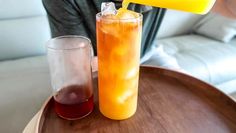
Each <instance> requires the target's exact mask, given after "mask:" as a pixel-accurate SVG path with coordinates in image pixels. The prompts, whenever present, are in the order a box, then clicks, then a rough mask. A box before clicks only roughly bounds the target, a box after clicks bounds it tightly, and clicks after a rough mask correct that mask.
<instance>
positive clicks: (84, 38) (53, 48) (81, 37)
mask: <svg viewBox="0 0 236 133" xmlns="http://www.w3.org/2000/svg"><path fill="white" fill-rule="evenodd" d="M63 38H80V39H83V40H85V41H87V44H88V45H84V46H81V45H78V46H76V47H73V48H56V47H55V46H51V45H52V43H51V42H53V41H55V40H59V39H63ZM87 46H89V47H90V48H92V43H91V40H90V39H89V38H87V37H85V36H80V35H63V36H58V37H54V38H51V39H49V40H48V41H47V42H46V47H47V49H49V50H56V51H63V50H76V49H83V48H86V47H87Z"/></svg>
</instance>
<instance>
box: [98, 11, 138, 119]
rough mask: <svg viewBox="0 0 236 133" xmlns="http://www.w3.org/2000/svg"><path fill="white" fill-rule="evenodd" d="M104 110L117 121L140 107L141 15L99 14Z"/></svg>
mask: <svg viewBox="0 0 236 133" xmlns="http://www.w3.org/2000/svg"><path fill="white" fill-rule="evenodd" d="M96 27H97V47H98V51H97V53H98V87H99V108H100V111H101V113H102V114H103V115H104V116H106V117H108V118H110V119H116V120H122V119H127V118H129V117H131V116H132V115H133V114H134V113H135V111H136V108H137V96H138V80H139V58H140V47H141V46H140V45H141V33H142V15H141V14H139V16H138V17H136V18H132V19H115V18H104V17H102V16H101V13H98V14H97V15H96Z"/></svg>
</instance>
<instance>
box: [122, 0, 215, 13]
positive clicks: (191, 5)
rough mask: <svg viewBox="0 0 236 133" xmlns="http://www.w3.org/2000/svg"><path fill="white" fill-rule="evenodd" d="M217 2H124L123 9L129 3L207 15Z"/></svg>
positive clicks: (142, 0) (151, 0)
mask: <svg viewBox="0 0 236 133" xmlns="http://www.w3.org/2000/svg"><path fill="white" fill-rule="evenodd" d="M215 1H216V0H123V3H122V7H123V8H127V7H128V5H129V3H137V4H143V5H149V6H155V7H161V8H168V9H175V10H181V11H186V12H192V13H196V14H206V13H207V12H209V11H210V9H211V8H212V7H213V5H214V3H215Z"/></svg>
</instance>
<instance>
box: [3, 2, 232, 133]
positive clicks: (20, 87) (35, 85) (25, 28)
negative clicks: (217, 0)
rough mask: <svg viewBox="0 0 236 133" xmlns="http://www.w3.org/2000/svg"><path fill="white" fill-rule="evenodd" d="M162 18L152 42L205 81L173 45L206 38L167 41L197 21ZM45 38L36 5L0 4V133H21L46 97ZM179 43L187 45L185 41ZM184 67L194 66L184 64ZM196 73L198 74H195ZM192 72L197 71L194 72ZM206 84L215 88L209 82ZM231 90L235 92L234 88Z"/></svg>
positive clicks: (43, 22) (193, 18)
mask: <svg viewBox="0 0 236 133" xmlns="http://www.w3.org/2000/svg"><path fill="white" fill-rule="evenodd" d="M167 16H169V17H165V18H164V22H163V25H162V28H161V29H160V32H159V38H158V40H160V41H159V42H160V43H162V44H163V46H164V47H163V48H164V50H165V52H166V53H167V54H168V55H170V56H173V57H176V58H177V61H178V64H179V65H180V67H181V68H182V69H185V70H186V71H187V72H189V73H190V74H193V75H195V76H196V77H199V75H198V73H195V72H202V73H203V74H201V76H200V77H199V78H201V79H203V80H206V81H208V80H209V78H208V76H207V75H204V74H208V73H207V72H206V73H204V72H205V70H204V68H205V66H204V65H205V64H202V63H201V62H197V61H195V60H194V58H192V59H191V57H189V56H187V55H185V54H184V53H181V52H180V50H181V49H178V48H180V47H179V45H181V48H185V47H184V46H185V45H187V44H184V43H183V44H182V43H181V44H179V43H178V42H181V40H183V39H184V38H185V37H186V38H188V40H189V41H190V42H191V39H193V38H195V39H194V40H199V41H200V40H201V39H203V40H206V38H204V37H199V36H194V35H186V36H182V37H175V38H173V36H176V35H183V34H186V33H188V32H189V30H190V29H191V27H192V26H193V24H194V23H195V22H196V21H198V20H199V19H201V16H195V15H193V16H192V15H190V14H186V13H181V12H175V11H168V12H167ZM173 16H177V17H173ZM49 38H50V30H49V26H48V22H47V18H46V13H45V11H44V9H43V6H42V4H41V0H21V1H16V0H7V1H6V0H0V46H1V47H0V118H1V119H0V132H2V133H15V132H21V131H22V130H23V128H24V127H25V126H26V124H27V123H28V122H29V120H30V119H31V118H32V117H33V116H34V114H35V113H36V112H37V111H38V110H39V108H40V107H41V105H42V103H43V102H44V101H45V100H46V99H47V97H48V96H49V95H50V94H51V90H50V79H49V70H48V66H47V60H46V57H45V42H46V41H47V40H48V39H49ZM209 41H211V40H209ZM169 42H171V43H169ZM190 42H189V43H190ZM175 43H178V45H175ZM185 43H188V42H186V41H185ZM194 45H196V46H195V48H196V51H194V54H197V53H198V52H197V50H198V48H199V47H200V46H198V44H197V42H195V44H194ZM209 47H210V46H209ZM189 48H192V49H195V48H194V47H189ZM187 50H188V49H185V51H187ZM176 51H178V52H176ZM205 54H207V53H205ZM182 57H183V58H182ZM185 57H186V58H185ZM188 58H189V59H188ZM153 59H154V60H156V59H155V56H152V57H151V59H150V60H149V62H147V63H149V64H154V65H159V64H158V61H153ZM185 59H186V60H185ZM157 60H158V59H157ZM189 61H195V62H194V63H193V64H186V62H187V63H188V62H189ZM198 65H199V66H198ZM202 65H203V66H204V67H202ZM201 68H202V71H200V70H201ZM197 69H199V70H198V71H196V70H197ZM233 71H234V70H233ZM228 73H230V72H228ZM233 74H235V71H234V72H233ZM216 75H218V76H220V75H221V74H219V73H217V74H216ZM233 77H234V76H232V77H230V78H229V77H227V76H225V77H224V79H225V81H226V82H225V83H229V84H231V83H230V79H233ZM209 81H214V83H219V82H218V80H216V79H214V78H211V80H209ZM221 85H222V84H221ZM232 85H234V86H235V84H232ZM234 86H233V87H234Z"/></svg>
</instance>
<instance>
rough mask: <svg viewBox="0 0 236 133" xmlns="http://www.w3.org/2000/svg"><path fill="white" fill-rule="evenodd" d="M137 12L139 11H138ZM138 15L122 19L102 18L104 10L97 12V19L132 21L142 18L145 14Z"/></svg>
mask: <svg viewBox="0 0 236 133" xmlns="http://www.w3.org/2000/svg"><path fill="white" fill-rule="evenodd" d="M136 13H137V12H136ZM137 14H138V16H137V17H136V16H135V18H122V19H114V18H102V12H99V13H97V14H96V20H98V19H102V20H108V21H132V20H142V18H143V14H141V13H137Z"/></svg>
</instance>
